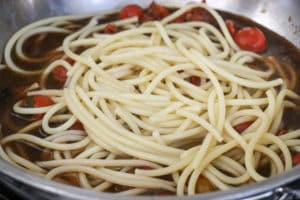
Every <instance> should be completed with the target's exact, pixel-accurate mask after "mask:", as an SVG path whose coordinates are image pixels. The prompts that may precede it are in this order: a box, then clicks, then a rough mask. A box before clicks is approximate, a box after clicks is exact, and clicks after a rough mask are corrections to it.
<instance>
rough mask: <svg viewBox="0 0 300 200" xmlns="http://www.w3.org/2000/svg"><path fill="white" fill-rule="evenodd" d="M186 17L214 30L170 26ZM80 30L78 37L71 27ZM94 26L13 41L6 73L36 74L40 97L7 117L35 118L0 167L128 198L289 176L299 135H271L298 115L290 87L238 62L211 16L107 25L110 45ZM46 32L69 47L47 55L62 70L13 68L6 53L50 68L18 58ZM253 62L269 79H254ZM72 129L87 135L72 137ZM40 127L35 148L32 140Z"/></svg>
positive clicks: (4, 152) (58, 23)
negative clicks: (57, 76)
mask: <svg viewBox="0 0 300 200" xmlns="http://www.w3.org/2000/svg"><path fill="white" fill-rule="evenodd" d="M194 8H201V9H204V10H205V11H206V12H208V13H209V14H210V15H211V16H212V17H213V19H214V20H215V22H216V24H217V25H212V24H210V23H207V22H204V21H187V22H180V23H177V22H174V20H175V21H176V19H178V17H180V16H182V15H183V14H184V13H186V12H187V11H189V10H191V9H194ZM88 17H90V18H88ZM86 19H89V20H88V23H87V24H86V25H85V26H83V27H80V28H79V27H78V26H76V23H75V22H76V20H86ZM100 19H101V17H100V16H69V17H55V18H50V19H46V20H41V21H38V22H35V23H33V24H30V25H28V26H26V27H24V28H23V29H21V30H20V31H18V32H17V33H15V35H13V36H12V37H11V39H10V40H9V42H8V43H7V46H6V48H5V61H6V65H7V67H9V68H10V69H11V70H13V71H15V72H17V73H22V74H24V75H31V74H37V73H42V75H41V85H40V88H38V89H36V88H33V89H32V88H31V89H30V90H29V91H28V92H27V94H26V95H27V96H28V97H32V98H37V97H39V98H42V99H43V102H44V103H43V104H41V105H40V106H38V107H34V106H32V105H31V106H24V101H23V100H20V101H19V102H17V103H16V104H15V105H14V106H13V110H14V112H15V113H18V114H21V115H27V116H28V115H34V116H37V118H36V121H34V122H32V123H30V124H29V125H27V126H25V127H24V128H22V129H21V130H19V131H18V132H17V133H15V134H12V135H9V136H6V137H4V138H2V139H1V146H0V155H1V157H2V158H3V159H5V160H7V161H8V162H10V163H13V164H15V165H17V166H21V167H23V168H25V169H28V170H29V171H31V172H33V173H36V174H40V175H43V176H46V177H47V178H49V179H57V178H58V179H59V178H60V177H63V174H66V173H71V174H73V175H74V176H75V177H77V179H78V182H79V184H80V186H81V187H84V188H90V189H93V190H97V191H111V188H112V187H113V186H114V185H120V186H123V187H122V189H121V190H120V191H119V192H120V193H122V194H126V195H137V194H144V193H145V194H147V191H149V189H154V190H155V189H157V190H165V191H170V192H176V193H177V195H185V194H188V195H193V194H195V193H198V192H201V189H202V188H201V186H200V188H199V186H197V185H198V183H199V182H201V180H203V179H206V180H208V182H209V184H211V185H213V187H215V188H218V189H220V190H227V189H230V188H232V187H236V186H239V185H242V184H246V183H249V182H257V181H262V180H264V179H265V178H267V177H268V176H274V175H277V174H280V173H283V172H284V171H287V170H290V169H291V168H292V151H293V152H298V151H299V150H300V146H299V144H300V140H299V136H300V131H299V130H291V131H289V132H288V133H286V134H284V135H277V133H278V132H279V131H280V129H281V126H282V124H281V121H282V115H283V112H284V108H286V107H297V105H296V104H295V103H294V100H296V99H299V96H298V95H297V94H296V93H295V92H293V91H292V89H293V87H294V86H295V81H296V78H292V79H290V80H288V79H286V78H285V77H284V76H281V77H282V78H280V77H279V78H276V77H274V74H275V72H277V71H278V65H275V67H273V66H274V62H276V61H274V60H272V59H269V61H266V58H264V57H262V56H260V55H259V54H256V53H253V52H250V51H245V50H241V49H240V47H239V46H238V45H237V44H236V42H235V40H234V39H233V37H232V35H231V33H230V32H229V30H228V28H227V26H226V24H225V22H224V20H223V19H222V17H221V16H220V15H219V14H218V13H217V12H216V11H215V10H213V9H211V8H210V7H208V6H207V5H205V4H190V5H187V6H185V7H183V8H180V9H178V10H177V11H175V12H173V13H172V14H170V15H168V16H166V17H165V18H163V19H162V20H160V21H148V22H144V23H138V21H139V19H138V18H137V17H132V18H126V19H122V20H118V21H114V22H110V23H109V24H113V25H114V26H115V27H110V28H111V29H110V30H114V29H117V30H118V32H116V33H114V34H109V33H104V32H103V31H104V29H105V28H106V27H107V24H98V20H100ZM49 32H52V33H59V34H65V35H67V36H66V37H65V39H64V40H63V42H62V45H61V46H60V47H58V48H57V49H55V52H56V53H57V52H60V54H61V55H63V56H62V57H61V58H59V59H55V61H53V62H52V63H51V64H49V65H48V67H47V68H46V69H44V70H25V69H22V68H21V67H19V66H18V65H17V64H16V63H15V62H14V61H13V58H12V52H13V49H14V48H15V50H16V54H17V56H18V57H20V58H22V59H24V60H30V61H31V62H40V61H42V60H45V59H47V57H49V56H53V55H54V54H55V53H53V52H50V55H48V56H46V57H43V58H29V57H28V56H26V55H25V54H24V53H23V52H22V46H23V45H24V42H25V41H26V40H28V39H29V38H30V37H33V36H34V35H37V34H41V33H49ZM78 49H81V50H80V51H78ZM67 58H68V59H71V60H72V61H73V62H68V61H67V60H66V59H67ZM254 61H257V62H258V61H259V62H267V63H269V67H268V68H267V69H266V70H260V69H257V66H256V67H253V65H254V64H253V62H254ZM272 62H273V63H272ZM254 63H255V62H254ZM57 66H60V67H61V69H60V71H66V78H67V80H66V82H65V83H64V86H63V88H62V89H49V88H47V79H48V78H49V75H50V74H51V73H53V72H54V70H57V69H56V67H57ZM276 67H277V68H276ZM279 69H280V67H279ZM282 73H283V72H282ZM279 74H280V73H279ZM45 97H47V98H49V99H48V100H47V99H45ZM78 123H80V124H81V125H82V126H83V127H81V128H77V130H76V128H75V129H74V126H75V125H76V124H78ZM39 127H42V130H43V133H44V135H43V136H37V135H33V134H30V132H31V131H32V130H36V129H37V128H39ZM16 142H23V143H25V144H27V145H37V146H39V147H41V148H43V150H44V151H48V152H51V155H52V156H51V158H50V159H49V160H46V161H32V160H30V159H26V158H25V157H22V156H21V155H18V154H17V153H16V152H15V151H14V149H13V145H11V144H14V143H16ZM262 166H270V174H268V175H263V174H261V173H260V172H259V169H260V168H261V167H262Z"/></svg>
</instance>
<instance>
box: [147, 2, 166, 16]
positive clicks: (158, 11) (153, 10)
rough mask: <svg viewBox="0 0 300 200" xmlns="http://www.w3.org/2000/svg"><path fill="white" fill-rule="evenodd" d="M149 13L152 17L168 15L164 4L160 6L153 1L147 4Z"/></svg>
mask: <svg viewBox="0 0 300 200" xmlns="http://www.w3.org/2000/svg"><path fill="white" fill-rule="evenodd" d="M148 11H149V15H150V16H153V17H154V19H161V18H164V17H166V16H168V15H169V10H168V9H167V8H165V7H164V6H161V5H159V4H157V3H155V2H154V1H153V2H152V3H151V4H150V6H149V9H148Z"/></svg>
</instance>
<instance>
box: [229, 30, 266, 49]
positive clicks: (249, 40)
mask: <svg viewBox="0 0 300 200" xmlns="http://www.w3.org/2000/svg"><path fill="white" fill-rule="evenodd" d="M233 38H234V41H235V42H236V43H237V45H238V46H239V47H240V48H241V49H243V50H248V51H253V52H263V51H265V50H266V48H267V39H266V37H265V35H264V34H263V32H261V30H259V29H258V28H256V27H244V28H242V29H241V30H239V31H238V32H236V33H235V34H234V36H233Z"/></svg>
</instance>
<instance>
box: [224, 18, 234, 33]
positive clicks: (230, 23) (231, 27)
mask: <svg viewBox="0 0 300 200" xmlns="http://www.w3.org/2000/svg"><path fill="white" fill-rule="evenodd" d="M225 23H226V26H227V28H228V30H229V33H230V34H231V35H234V34H235V32H236V30H235V27H234V23H233V21H231V20H226V21H225Z"/></svg>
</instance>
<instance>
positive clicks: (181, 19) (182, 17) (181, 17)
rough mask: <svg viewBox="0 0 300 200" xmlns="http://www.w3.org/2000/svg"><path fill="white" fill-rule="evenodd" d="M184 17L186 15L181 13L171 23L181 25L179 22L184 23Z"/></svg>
mask: <svg viewBox="0 0 300 200" xmlns="http://www.w3.org/2000/svg"><path fill="white" fill-rule="evenodd" d="M185 17H186V13H183V14H182V15H180V16H178V17H176V18H175V19H174V20H173V22H175V23H181V22H184V20H185Z"/></svg>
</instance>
